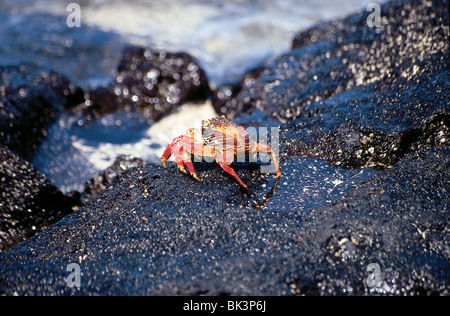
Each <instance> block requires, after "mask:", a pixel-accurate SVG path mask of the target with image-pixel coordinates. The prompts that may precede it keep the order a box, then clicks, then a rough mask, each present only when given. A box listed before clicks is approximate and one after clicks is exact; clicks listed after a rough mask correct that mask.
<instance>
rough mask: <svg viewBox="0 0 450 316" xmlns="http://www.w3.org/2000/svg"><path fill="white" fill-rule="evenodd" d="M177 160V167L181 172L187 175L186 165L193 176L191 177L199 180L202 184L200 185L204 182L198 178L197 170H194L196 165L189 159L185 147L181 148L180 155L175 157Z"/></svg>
mask: <svg viewBox="0 0 450 316" xmlns="http://www.w3.org/2000/svg"><path fill="white" fill-rule="evenodd" d="M175 160H176V162H177V166H178V168H179V169H180V171H181V172H183V173H187V172H186V170H185V169H184V165H186V167H187V168H188V170H189V173H190V174H191V176H192V177H193V178H194V179H195V180H197V181H198V182H200V183H201V182H203V181H202V180H200V178H199V177H198V176H197V173H196V172H195V169H194V164H193V163H192V161H191V158H190V157H189V155H188V154H187V152H186V151H185V148H184V147H181V148H180V150H179V155H176V156H175Z"/></svg>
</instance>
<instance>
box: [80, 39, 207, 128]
mask: <svg viewBox="0 0 450 316" xmlns="http://www.w3.org/2000/svg"><path fill="white" fill-rule="evenodd" d="M209 93H210V90H209V86H208V81H207V78H206V74H205V72H204V71H203V70H202V69H201V68H200V66H198V64H197V63H196V62H195V61H194V59H193V58H192V57H191V56H189V55H188V54H185V53H169V52H166V51H155V50H149V49H144V48H141V47H128V48H126V49H125V50H124V52H123V56H122V60H121V62H120V64H119V66H118V74H117V76H116V78H115V82H114V83H112V84H110V85H109V86H107V87H100V88H98V89H95V90H93V91H90V92H89V101H88V102H87V104H88V106H86V107H84V109H83V113H84V115H85V116H87V117H88V118H90V117H94V118H95V117H98V116H100V115H102V114H105V113H108V112H114V111H118V110H140V112H141V113H142V115H144V117H146V118H147V119H149V120H157V119H159V118H160V117H161V116H162V115H164V114H167V113H170V112H172V111H173V110H175V109H176V108H177V107H178V106H179V105H180V104H182V103H184V102H186V101H191V100H202V99H205V98H206V97H207V95H209Z"/></svg>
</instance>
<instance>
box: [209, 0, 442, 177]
mask: <svg viewBox="0 0 450 316" xmlns="http://www.w3.org/2000/svg"><path fill="white" fill-rule="evenodd" d="M447 6H448V2H447V1H434V2H433V1H431V2H426V1H424V2H401V1H393V2H389V3H386V4H384V5H382V6H381V8H382V10H381V17H382V18H381V25H380V28H370V27H368V26H367V24H366V19H367V13H361V14H356V15H353V16H351V17H348V18H346V19H343V20H339V21H336V22H332V23H326V24H321V25H318V26H316V27H313V28H311V29H309V30H307V31H305V32H302V33H300V34H299V35H297V37H296V39H295V40H294V42H293V50H292V51H291V52H289V53H287V54H285V55H283V56H280V57H279V58H277V59H276V60H275V61H274V62H273V64H272V65H271V66H269V67H267V68H266V69H265V70H264V71H263V72H262V73H260V74H259V76H258V77H257V78H256V79H255V80H253V82H249V81H245V80H244V82H247V84H244V85H243V89H241V90H239V92H238V93H237V94H236V93H234V94H233V93H231V92H232V91H229V90H226V91H228V95H229V100H228V101H227V100H226V98H222V99H221V100H220V101H221V102H216V104H217V106H216V107H217V108H219V107H220V109H221V110H222V111H223V112H224V113H227V114H228V115H229V116H230V117H234V116H235V113H236V110H238V111H243V112H247V113H246V115H247V116H249V121H250V123H249V122H247V124H249V125H252V124H259V123H258V120H254V119H253V118H254V117H256V118H259V117H261V113H264V114H263V116H264V115H265V116H266V119H267V118H271V117H273V118H278V119H279V120H281V121H282V122H285V123H288V124H285V125H283V126H282V130H281V138H282V141H281V144H282V146H283V147H284V148H282V150H281V151H282V152H284V153H288V154H290V155H307V156H312V157H321V158H323V159H325V160H326V161H328V162H330V163H332V164H333V165H336V166H340V167H345V168H359V167H377V168H384V167H386V166H389V165H392V164H393V163H395V162H396V161H398V159H399V158H401V157H403V156H404V155H405V154H407V153H409V152H412V151H415V150H419V149H421V148H428V147H447V146H448V139H449V135H450V128H449V127H450V107H449V102H448V92H449V91H450V85H449V82H448V78H449V68H448V64H449V61H448V54H449V45H448V25H449V17H448V14H446V13H447V12H448V11H447ZM255 112H256V113H258V112H259V115H256V116H255V115H253V117H252V114H253V113H255Z"/></svg>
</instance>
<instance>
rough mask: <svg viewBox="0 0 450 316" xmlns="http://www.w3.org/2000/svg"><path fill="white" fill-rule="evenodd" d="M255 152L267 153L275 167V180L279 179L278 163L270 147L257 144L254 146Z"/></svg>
mask: <svg viewBox="0 0 450 316" xmlns="http://www.w3.org/2000/svg"><path fill="white" fill-rule="evenodd" d="M256 151H257V152H264V153H268V154H270V155H271V156H272V161H273V164H274V165H275V169H276V171H277V178H279V177H280V176H281V170H280V164H279V163H278V158H277V155H276V154H275V153H274V152H273V150H272V147H270V146H269V145H264V144H261V143H258V144H257V145H256Z"/></svg>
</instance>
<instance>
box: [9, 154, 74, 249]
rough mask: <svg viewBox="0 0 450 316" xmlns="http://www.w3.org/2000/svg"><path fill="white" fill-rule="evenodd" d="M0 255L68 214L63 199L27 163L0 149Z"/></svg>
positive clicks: (69, 205)
mask: <svg viewBox="0 0 450 316" xmlns="http://www.w3.org/2000/svg"><path fill="white" fill-rule="evenodd" d="M0 156H1V163H0V219H1V222H0V252H1V251H3V250H5V249H6V248H8V247H9V246H11V245H13V244H15V243H17V242H20V241H22V240H24V239H26V238H29V237H31V236H32V235H34V234H35V233H37V232H40V231H42V230H43V229H44V228H45V227H47V226H49V225H51V224H53V223H55V222H57V221H58V220H60V219H61V218H63V217H64V216H65V215H67V214H69V213H71V212H72V211H73V210H72V208H73V207H75V206H78V205H79V196H76V195H74V196H71V197H67V196H65V195H64V194H63V193H61V191H59V190H58V189H57V188H56V187H55V186H54V185H52V184H51V183H50V181H48V180H47V179H46V178H45V176H44V175H42V174H41V173H40V172H39V171H37V170H36V169H35V168H34V167H33V166H32V165H31V164H30V163H29V162H27V161H25V160H24V159H22V158H20V157H19V156H17V155H16V154H14V153H13V152H11V151H10V150H9V149H8V148H6V147H3V146H0Z"/></svg>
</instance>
